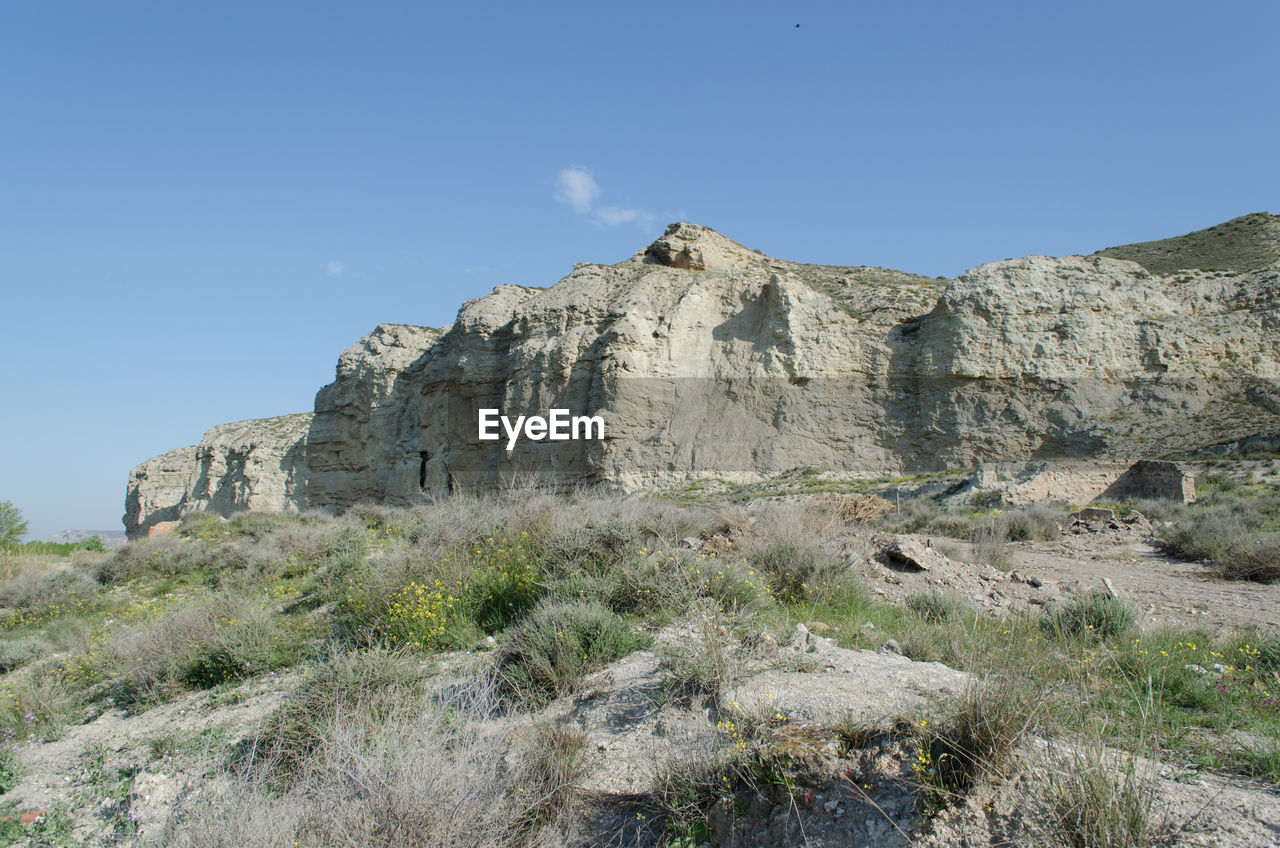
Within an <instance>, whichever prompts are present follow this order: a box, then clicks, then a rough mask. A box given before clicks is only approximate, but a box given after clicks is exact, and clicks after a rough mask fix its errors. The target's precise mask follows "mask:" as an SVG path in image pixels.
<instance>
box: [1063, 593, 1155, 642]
mask: <svg viewBox="0 0 1280 848" xmlns="http://www.w3.org/2000/svg"><path fill="white" fill-rule="evenodd" d="M1137 620H1138V609H1137V607H1136V606H1134V604H1133V602H1132V601H1129V600H1126V599H1124V598H1115V597H1112V596H1111V594H1110V593H1108V592H1102V591H1099V592H1090V593H1088V594H1084V595H1076V596H1075V597H1074V598H1072V599H1071V600H1070V601H1068V602H1067V603H1065V604H1061V605H1059V606H1058V607H1056V608H1055V609H1053V610H1051V611H1050V612H1048V613H1046V615H1045V617H1044V618H1043V619H1042V620H1041V626H1042V627H1043V628H1044V629H1045V630H1046V631H1047V632H1050V633H1055V634H1058V635H1062V636H1069V637H1075V636H1082V635H1089V636H1096V637H1098V638H1100V639H1110V638H1114V637H1117V636H1123V635H1124V634H1125V633H1128V632H1129V631H1130V630H1132V629H1133V627H1134V625H1135V624H1136V623H1137Z"/></svg>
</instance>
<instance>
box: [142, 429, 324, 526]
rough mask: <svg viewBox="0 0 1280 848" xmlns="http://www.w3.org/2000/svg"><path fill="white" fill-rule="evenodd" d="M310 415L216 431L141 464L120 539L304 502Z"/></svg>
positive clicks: (302, 505) (294, 505)
mask: <svg viewBox="0 0 1280 848" xmlns="http://www.w3.org/2000/svg"><path fill="white" fill-rule="evenodd" d="M311 418H312V416H311V413H303V414H300V415H284V416H280V417H278V418H259V419H254V420H251V421H239V422H236V423H234V424H221V425H219V426H217V427H214V428H213V429H211V430H209V431H208V432H207V433H205V435H204V438H203V439H202V440H201V441H200V444H198V445H195V446H193V447H189V448H179V449H178V450H172V451H169V452H168V453H165V454H162V455H160V456H157V457H153V458H152V459H149V460H147V461H146V462H144V463H142V464H141V465H139V466H138V467H136V468H134V469H133V471H132V472H131V473H130V475H129V489H128V493H127V495H126V497H125V515H124V525H125V532H126V534H127V535H128V536H129V538H138V537H140V536H148V535H153V534H155V533H156V532H164V531H166V530H168V529H170V528H171V527H172V526H173V522H176V521H177V520H178V519H180V518H181V517H182V516H183V515H186V514H187V513H191V512H213V513H216V514H218V515H224V516H225V515H231V514H233V513H236V512H243V511H245V510H254V511H259V512H281V511H285V510H291V509H302V508H305V506H306V502H307V496H306V493H307V477H308V469H307V464H306V437H307V431H308V429H309V428H310V426H311Z"/></svg>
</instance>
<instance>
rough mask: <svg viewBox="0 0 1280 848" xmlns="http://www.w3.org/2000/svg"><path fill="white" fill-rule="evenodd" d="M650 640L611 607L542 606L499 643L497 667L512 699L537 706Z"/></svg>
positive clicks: (592, 605)
mask: <svg viewBox="0 0 1280 848" xmlns="http://www.w3.org/2000/svg"><path fill="white" fill-rule="evenodd" d="M650 641H651V640H650V639H649V637H648V636H646V635H644V634H641V633H636V632H635V631H633V630H632V629H631V627H630V626H629V625H628V624H627V623H626V622H625V621H623V620H622V619H621V618H619V617H618V615H617V614H616V613H614V612H613V611H612V610H610V609H608V608H607V607H604V606H601V605H599V604H595V603H591V602H577V603H564V602H559V601H552V602H549V603H543V604H540V605H539V606H538V607H537V608H535V609H534V611H533V612H532V613H530V615H529V616H528V617H527V618H525V619H524V620H523V621H522V622H520V624H518V625H517V626H516V627H515V628H514V629H513V630H512V631H511V632H510V634H509V635H508V637H507V639H506V641H505V642H503V644H502V645H501V646H500V647H499V649H498V651H497V656H496V669H497V673H498V678H499V681H500V684H501V687H502V689H503V691H504V692H505V694H506V695H507V696H508V697H509V698H512V699H513V700H516V701H520V702H524V703H528V704H532V705H538V704H542V703H545V702H546V701H547V700H549V699H550V698H554V697H557V696H559V695H564V694H567V693H568V692H570V691H572V689H573V687H574V685H575V684H576V683H577V682H578V681H579V680H580V679H582V677H583V676H584V675H586V674H588V673H590V672H591V671H594V670H595V669H597V668H599V667H600V666H603V665H605V664H607V663H610V662H613V661H614V660H616V659H620V658H621V657H625V656H626V655H628V654H630V653H631V652H633V651H636V650H638V649H640V648H642V647H644V646H646V645H647V644H649V642H650Z"/></svg>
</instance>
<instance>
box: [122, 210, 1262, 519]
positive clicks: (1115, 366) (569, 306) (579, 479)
mask: <svg viewBox="0 0 1280 848" xmlns="http://www.w3.org/2000/svg"><path fill="white" fill-rule="evenodd" d="M1278 324H1280V267H1275V266H1267V267H1263V268H1260V269H1255V270H1250V271H1247V272H1231V273H1204V272H1185V273H1179V274H1178V275H1177V276H1164V277H1161V276H1156V275H1153V274H1151V273H1149V272H1148V271H1147V270H1144V268H1143V267H1142V266H1140V265H1138V264H1136V263H1134V262H1130V261H1125V260H1121V259H1114V258H1109V257H1105V256H1099V255H1095V256H1091V257H1078V256H1076V257H1066V258H1062V259H1051V258H1047V257H1041V256H1032V257H1026V258H1023V259H1015V260H1007V261H1004V262H996V263H992V264H989V265H983V266H980V267H978V268H975V269H974V270H972V271H970V272H969V273H967V274H965V275H963V276H961V277H959V278H957V279H954V280H945V281H944V280H933V279H928V278H922V277H915V276H912V275H909V274H904V273H902V272H894V271H888V270H886V269H875V268H866V267H824V266H814V265H802V264H797V263H791V262H784V261H780V260H776V259H771V258H769V257H767V256H764V255H762V254H760V253H757V252H755V251H751V250H748V249H747V248H744V247H742V246H741V245H739V244H737V243H735V242H733V241H731V240H730V239H727V238H725V237H724V236H722V235H720V234H719V233H716V232H715V231H713V230H709V229H706V228H703V227H698V226H695V225H693V224H673V225H672V226H671V227H669V228H668V229H667V231H666V233H665V234H664V235H663V236H662V238H660V239H658V241H656V242H654V243H653V244H652V245H650V246H649V247H647V248H645V249H643V250H641V251H639V252H638V253H637V254H636V255H635V256H633V257H632V258H631V259H629V260H627V261H624V262H621V263H619V264H617V265H593V264H580V265H577V266H575V268H574V270H573V272H572V273H571V274H570V275H569V276H568V277H566V278H565V279H563V280H561V281H560V282H559V283H557V284H556V285H554V286H552V287H550V288H547V289H536V288H528V287H522V286H500V287H499V288H497V289H495V290H494V291H493V293H491V294H489V295H487V296H485V297H482V298H479V299H477V300H473V301H468V302H467V303H465V304H463V306H462V308H461V310H460V311H459V313H458V318H457V320H456V321H455V323H454V324H453V325H452V326H451V327H449V328H446V329H445V330H442V331H435V330H430V329H427V328H420V327H407V326H403V325H380V326H379V327H378V328H377V329H375V330H374V332H373V333H371V334H370V335H369V336H366V337H365V338H364V339H362V340H361V341H360V342H359V343H358V344H357V345H356V346H354V347H353V348H351V349H350V350H348V351H347V352H346V353H344V354H343V356H342V358H341V360H340V361H339V365H338V372H337V377H336V379H335V382H334V383H333V384H331V385H330V386H327V387H325V388H324V389H322V390H321V391H320V393H319V395H317V398H316V413H315V417H314V419H313V420H312V422H311V424H310V432H309V434H308V436H307V438H306V440H305V441H306V466H307V472H308V473H307V477H308V480H307V483H306V487H305V488H306V497H305V500H306V502H307V503H309V504H312V505H315V506H321V507H325V508H342V507H345V506H348V505H350V504H352V503H355V502H358V501H361V500H376V501H385V502H391V503H400V504H404V503H411V502H413V501H414V500H416V499H418V498H420V497H421V496H422V495H423V494H446V493H449V492H457V491H464V490H471V491H483V490H490V489H493V488H495V487H499V486H503V485H506V484H507V483H508V482H509V481H511V480H513V479H518V478H524V479H527V478H529V477H533V478H541V479H544V480H547V481H550V482H552V483H554V484H556V485H559V486H573V485H578V484H599V485H604V486H608V487H612V488H618V489H638V488H664V487H673V486H682V485H686V484H688V483H690V482H691V481H695V480H700V479H707V478H717V479H720V480H725V481H730V482H738V483H741V482H754V481H759V480H761V479H765V478H770V477H773V476H776V475H779V474H783V473H786V472H788V471H791V470H794V469H797V468H816V469H820V470H821V471H823V472H827V473H830V474H835V475H839V476H847V477H864V478H865V477H886V476H897V475H903V474H913V473H922V472H931V471H937V470H942V469H947V468H962V467H973V466H975V465H976V464H978V463H981V462H1028V461H1044V460H1059V459H1072V458H1090V459H1096V458H1101V459H1117V460H1118V459H1125V460H1131V459H1133V458H1141V457H1151V458H1159V457H1166V456H1169V455H1171V454H1177V453H1186V452H1190V451H1194V450H1197V449H1201V448H1204V447H1206V446H1209V445H1218V444H1224V443H1232V442H1236V441H1238V440H1241V439H1247V438H1248V437H1250V436H1252V435H1255V434H1259V433H1275V432H1280V384H1278V383H1277V381H1278V380H1280V333H1277V331H1276V328H1277V326H1278ZM482 408H484V409H497V410H500V411H501V413H502V414H504V415H506V416H508V417H509V418H511V419H513V420H514V419H515V418H516V417H518V416H520V415H542V416H545V415H547V414H548V411H549V410H551V409H565V410H568V411H569V412H570V413H571V414H573V415H582V416H599V417H600V418H602V419H603V421H604V437H603V438H602V439H584V440H565V441H552V440H549V439H543V440H532V439H522V440H519V441H518V442H517V443H516V444H515V445H514V446H513V448H512V449H511V450H510V451H508V450H507V444H506V440H505V439H502V440H500V441H481V440H480V439H479V438H478V432H477V431H478V418H479V410H480V409H482ZM279 448H280V449H283V450H286V452H287V451H288V450H292V448H288V447H287V446H286V445H284V443H279ZM167 456H168V455H166V457H167ZM295 456H296V454H295ZM173 464H174V460H173V459H172V458H169V459H165V457H160V458H157V459H156V460H151V461H149V463H146V464H144V465H143V466H140V467H139V470H137V471H135V474H136V475H137V474H140V475H141V476H142V477H143V478H145V479H146V481H148V482H147V486H146V487H144V489H145V491H142V492H141V493H140V494H139V498H140V499H147V498H149V499H150V501H149V502H152V503H154V504H155V507H154V509H152V510H151V513H154V514H159V513H160V512H163V511H164V510H170V511H172V507H173V504H172V503H171V501H172V493H171V492H170V494H168V495H164V494H161V492H168V491H169V490H170V489H172V488H173V484H172V481H171V479H170V478H171V477H172V473H173V472H171V471H165V470H164V469H165V468H169V467H171V466H173ZM285 464H288V465H290V466H291V467H292V466H293V465H294V464H296V459H294V460H289V461H288V462H287V463H285ZM178 476H179V477H181V474H180V473H179V474H178ZM295 477H296V475H295ZM152 479H154V480H155V481H157V482H156V483H155V484H154V488H155V489H156V493H154V494H152V493H151V488H150V487H152V485H153V484H152V483H150V482H149V481H151V480H152ZM161 480H164V481H168V482H165V483H161V482H159V481H161ZM134 488H135V485H134V483H133V482H131V492H132V491H133V489H134ZM230 488H231V490H235V491H240V492H241V497H240V498H239V500H234V499H233V501H232V503H234V504H236V505H239V504H242V503H248V501H249V500H250V495H251V491H252V488H253V487H252V486H250V487H249V490H250V491H249V493H246V491H245V490H244V487H242V486H241V487H239V488H238V484H231V485H230ZM291 491H292V492H293V494H292V495H291V496H290V497H292V498H293V500H294V501H295V502H296V501H298V500H299V498H300V496H299V494H298V492H299V491H300V489H299V488H298V487H297V486H295V487H294V489H292V490H291ZM184 492H185V489H184ZM131 497H133V496H132V494H131ZM268 500H271V499H268ZM200 502H201V503H204V501H200ZM273 502H274V501H273ZM184 503H185V502H184ZM221 504H222V502H221V501H219V502H218V503H216V504H215V499H213V498H208V499H207V505H208V506H206V507H205V508H210V507H211V508H214V509H222V508H223V506H222V505H221ZM187 508H190V507H187V506H179V507H178V512H181V511H183V510H184V509H187ZM254 508H256V507H254ZM166 514H168V513H166Z"/></svg>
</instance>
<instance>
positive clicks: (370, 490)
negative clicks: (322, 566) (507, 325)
mask: <svg viewBox="0 0 1280 848" xmlns="http://www.w3.org/2000/svg"><path fill="white" fill-rule="evenodd" d="M440 332H441V331H440V330H434V329H431V328H429V327H414V326H409V325H406V324H379V325H378V326H377V327H376V328H375V329H374V330H373V332H371V333H369V334H368V335H367V336H365V337H364V338H362V339H361V340H360V341H358V342H356V343H355V344H354V345H352V346H351V347H350V348H348V349H347V350H346V351H344V352H343V354H342V356H341V357H339V358H338V369H337V376H336V378H335V379H334V381H333V382H332V383H330V384H329V385H327V386H325V387H324V388H322V389H321V390H320V391H319V392H318V393H317V394H316V406H315V418H314V419H313V420H312V422H311V429H310V434H309V436H308V440H307V465H308V468H309V470H310V472H311V475H310V480H309V489H308V492H309V502H310V503H311V504H312V505H314V506H316V507H332V506H341V505H345V504H350V503H354V502H356V501H359V500H370V499H372V500H381V499H382V498H383V496H384V493H385V491H386V486H387V479H386V478H387V476H388V471H389V470H391V469H392V468H393V467H394V466H395V465H396V464H397V462H398V460H399V457H400V455H399V452H398V445H399V442H400V432H401V427H400V418H401V416H402V415H403V413H404V412H405V410H406V408H407V406H408V399H407V397H406V396H405V393H404V390H403V385H402V383H401V380H400V377H401V374H402V372H404V371H405V370H406V369H407V368H408V367H409V366H411V365H412V364H413V363H414V362H416V361H417V360H418V359H420V358H421V357H422V355H423V354H424V353H426V352H427V350H428V349H430V347H431V346H432V345H433V344H435V342H436V341H437V340H438V339H439V338H440ZM414 456H417V454H414ZM416 482H417V481H414V483H415V485H416Z"/></svg>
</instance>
